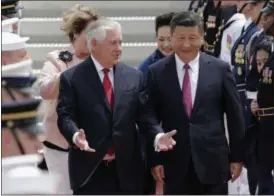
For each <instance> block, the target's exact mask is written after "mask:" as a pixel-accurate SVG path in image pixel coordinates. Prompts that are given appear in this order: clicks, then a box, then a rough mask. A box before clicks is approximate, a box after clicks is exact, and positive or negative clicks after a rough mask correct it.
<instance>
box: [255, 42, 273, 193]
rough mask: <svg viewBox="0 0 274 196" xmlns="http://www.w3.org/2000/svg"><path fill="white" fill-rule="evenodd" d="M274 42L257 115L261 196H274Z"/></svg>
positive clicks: (262, 79)
mask: <svg viewBox="0 0 274 196" xmlns="http://www.w3.org/2000/svg"><path fill="white" fill-rule="evenodd" d="M273 72H274V41H272V43H271V53H270V57H269V59H268V61H267V62H266V64H265V65H264V67H263V69H262V71H261V78H260V81H259V85H258V95H257V104H258V109H257V111H256V114H257V116H258V119H259V136H258V154H259V193H258V194H259V195H274V179H273V176H272V175H273V174H272V173H271V172H272V171H273V169H274V156H273V155H274V120H273V119H274V85H273V79H274V75H273Z"/></svg>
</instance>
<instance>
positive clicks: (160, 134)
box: [154, 133, 164, 152]
mask: <svg viewBox="0 0 274 196" xmlns="http://www.w3.org/2000/svg"><path fill="white" fill-rule="evenodd" d="M163 135H164V133H158V134H157V135H156V137H155V139H154V149H155V151H157V152H158V147H157V144H158V141H159V139H160V138H161V137H162V136H163Z"/></svg>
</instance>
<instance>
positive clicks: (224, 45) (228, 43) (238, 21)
mask: <svg viewBox="0 0 274 196" xmlns="http://www.w3.org/2000/svg"><path fill="white" fill-rule="evenodd" d="M235 3H236V8H237V11H238V12H237V13H235V14H234V15H232V16H231V18H230V19H229V20H228V21H227V23H226V24H225V26H224V28H223V34H222V41H221V46H220V47H221V51H220V55H219V58H220V59H221V60H223V61H225V62H227V63H229V64H230V65H231V49H232V46H233V45H234V43H235V41H236V40H237V39H238V38H239V37H240V35H241V29H242V28H243V26H244V24H245V22H246V18H245V16H244V14H242V13H241V10H242V5H240V3H239V2H237V1H235Z"/></svg>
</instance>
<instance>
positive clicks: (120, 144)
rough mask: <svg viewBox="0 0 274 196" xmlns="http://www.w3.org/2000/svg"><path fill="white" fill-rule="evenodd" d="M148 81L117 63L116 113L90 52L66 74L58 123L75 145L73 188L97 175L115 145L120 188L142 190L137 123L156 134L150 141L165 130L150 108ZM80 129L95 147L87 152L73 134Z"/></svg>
mask: <svg viewBox="0 0 274 196" xmlns="http://www.w3.org/2000/svg"><path fill="white" fill-rule="evenodd" d="M143 81H144V80H143V76H142V73H141V72H140V71H139V70H136V69H134V68H132V67H130V66H127V65H124V64H117V65H116V66H115V67H114V106H113V112H112V111H111V109H110V106H109V104H108V101H107V98H106V94H105V91H104V88H103V85H102V82H101V80H100V78H99V75H98V73H97V70H96V68H95V66H94V63H93V61H92V59H91V58H90V57H89V58H88V59H86V60H85V61H84V62H82V63H81V64H79V65H76V66H74V67H72V68H70V69H68V70H66V71H65V72H63V73H62V74H61V76H60V87H59V88H60V91H59V97H58V105H57V113H58V127H59V130H60V132H61V133H62V135H63V136H64V137H65V138H66V140H67V141H68V142H69V144H70V145H71V148H70V151H69V174H70V181H71V187H72V189H73V190H74V191H75V190H77V189H78V188H79V187H81V186H83V185H84V184H85V183H86V182H87V181H88V180H89V179H90V178H92V174H93V173H94V171H95V170H96V168H97V166H98V165H99V164H100V163H101V161H102V160H103V157H104V155H105V154H106V153H107V150H108V148H109V147H110V146H111V145H113V144H114V146H115V156H116V165H117V172H118V176H119V181H120V186H121V189H122V190H125V191H131V192H136V193H138V191H141V190H142V180H143V178H142V177H143V169H144V168H143V160H142V157H141V150H140V149H141V147H140V141H139V136H138V131H137V130H136V123H137V125H138V127H139V128H140V130H141V132H143V133H144V132H145V133H147V136H148V137H149V138H151V143H153V139H154V137H155V136H156V134H157V133H159V132H161V130H162V129H161V127H160V126H159V125H158V123H157V120H156V119H155V118H154V115H153V111H152V110H151V109H150V107H149V104H148V96H147V95H146V93H145V88H144V82H143ZM80 128H82V129H83V130H84V131H85V134H86V138H87V141H88V143H89V145H90V147H91V148H94V149H95V150H96V152H94V153H90V152H85V151H81V150H80V149H78V148H76V147H75V145H74V144H73V141H72V138H73V135H74V133H76V132H77V131H78V130H79V129H80ZM106 186H107V185H106Z"/></svg>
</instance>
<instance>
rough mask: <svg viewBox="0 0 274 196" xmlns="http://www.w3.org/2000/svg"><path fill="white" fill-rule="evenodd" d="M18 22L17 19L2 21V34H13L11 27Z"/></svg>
mask: <svg viewBox="0 0 274 196" xmlns="http://www.w3.org/2000/svg"><path fill="white" fill-rule="evenodd" d="M18 21H19V19H18V18H9V19H6V20H3V21H2V32H10V33H12V32H13V28H12V25H13V24H15V23H17V22H18Z"/></svg>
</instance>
